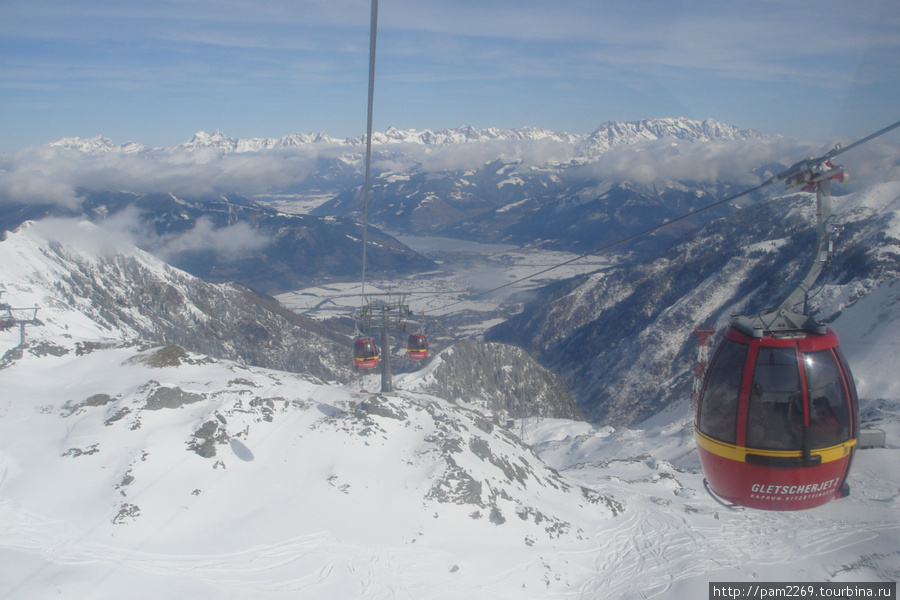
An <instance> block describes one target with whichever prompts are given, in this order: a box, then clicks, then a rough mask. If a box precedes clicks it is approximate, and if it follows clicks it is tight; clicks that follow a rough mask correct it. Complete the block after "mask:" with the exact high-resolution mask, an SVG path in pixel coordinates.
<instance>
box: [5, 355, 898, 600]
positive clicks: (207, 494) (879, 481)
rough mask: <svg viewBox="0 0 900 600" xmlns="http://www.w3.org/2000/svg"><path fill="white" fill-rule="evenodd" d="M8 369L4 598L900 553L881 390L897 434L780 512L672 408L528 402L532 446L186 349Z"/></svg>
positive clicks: (765, 572) (694, 570)
mask: <svg viewBox="0 0 900 600" xmlns="http://www.w3.org/2000/svg"><path fill="white" fill-rule="evenodd" d="M0 388H2V389H3V390H4V395H3V399H2V400H0V596H2V597H4V598H10V599H20V598H21V599H24V598H36V597H50V596H53V597H60V598H83V597H92V598H115V597H128V598H136V599H137V598H160V597H192V598H297V597H314V598H335V599H338V598H340V599H346V598H367V599H368V598H388V597H409V598H460V599H463V598H548V597H549V598H639V597H657V598H676V597H677V598H685V597H704V596H703V595H704V594H705V593H706V582H707V581H709V580H723V581H727V580H745V581H754V580H758V581H768V580H810V581H848V580H866V581H871V580H893V579H896V577H897V575H898V573H900V554H898V552H900V550H898V549H900V544H898V541H900V524H898V522H897V519H896V514H897V509H898V505H900V500H898V498H897V486H898V484H900V478H898V471H897V468H896V464H897V460H898V458H900V457H898V452H900V450H898V448H897V445H896V440H897V439H898V438H897V435H898V434H900V426H898V421H897V418H898V412H900V403H898V402H897V401H896V400H894V401H892V402H888V403H882V404H881V406H880V407H870V408H871V409H873V410H871V411H870V415H871V416H873V417H876V418H882V419H885V421H882V425H883V426H885V427H886V429H888V431H889V435H890V439H891V441H892V444H891V447H890V448H888V449H878V450H866V451H862V452H860V453H859V456H858V460H857V464H856V466H855V470H854V472H853V475H852V476H851V481H850V482H851V486H852V488H853V495H852V496H851V497H850V498H848V499H845V500H841V501H835V502H832V503H830V504H828V505H826V506H825V507H822V508H820V509H816V510H814V511H807V512H804V513H796V514H779V513H765V512H758V511H744V512H735V511H729V510H727V509H723V508H722V507H721V506H720V505H718V504H716V503H715V502H714V501H713V500H712V499H711V498H710V497H709V496H707V495H706V494H705V493H704V492H703V488H702V485H701V475H700V474H699V472H698V471H697V458H696V453H695V451H694V444H693V440H692V437H691V435H690V431H689V429H686V428H685V427H684V419H683V418H682V417H683V415H678V414H670V415H669V416H668V420H670V421H671V422H670V423H668V424H664V425H659V426H653V427H649V428H648V429H645V430H625V429H623V430H620V431H613V430H612V429H611V428H605V429H600V430H596V429H593V428H592V427H591V426H589V425H587V424H585V423H578V422H572V421H559V420H542V421H534V420H532V421H530V422H527V423H525V424H524V427H523V430H524V432H525V437H526V440H527V441H528V442H529V443H530V444H532V448H533V450H534V451H532V450H530V449H529V448H528V447H526V446H523V445H521V444H520V443H519V442H518V441H517V439H516V435H514V433H515V434H518V433H520V431H519V427H515V428H514V429H513V432H507V431H505V430H502V429H500V428H497V427H494V426H491V425H490V423H488V422H487V421H486V420H485V419H483V418H482V417H480V415H479V414H478V413H474V412H472V411H470V410H467V409H464V408H461V407H460V406H456V405H453V404H450V403H448V402H446V401H443V400H440V399H437V398H433V397H429V396H426V395H423V394H420V393H411V392H403V391H400V392H398V393H396V394H395V395H392V396H390V397H373V396H370V395H368V394H360V393H358V392H353V391H351V390H350V389H349V388H340V387H330V386H325V385H322V384H319V383H315V382H314V381H311V380H308V379H306V378H304V377H302V376H297V375H290V374H285V373H281V372H276V371H267V370H263V369H255V368H247V367H243V366H239V365H236V364H234V363H230V362H227V361H219V360H213V359H210V358H208V357H204V356H201V355H195V354H190V353H184V352H180V351H178V349H177V348H175V347H167V348H161V349H148V350H141V349H139V348H133V347H127V346H120V347H111V348H105V349H97V350H95V351H92V352H88V353H82V354H81V355H78V354H77V353H75V352H71V353H69V354H67V355H64V356H50V355H43V356H36V355H34V354H32V353H30V352H27V353H26V354H25V356H24V357H23V358H22V359H20V360H18V361H16V362H15V363H14V364H13V365H12V366H10V367H8V368H6V369H3V370H2V371H0ZM534 452H536V453H537V454H535V453H534ZM551 467H552V468H551ZM553 469H558V472H557V471H554V470H553Z"/></svg>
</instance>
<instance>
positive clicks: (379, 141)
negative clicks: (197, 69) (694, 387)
mask: <svg viewBox="0 0 900 600" xmlns="http://www.w3.org/2000/svg"><path fill="white" fill-rule="evenodd" d="M750 137H760V134H759V133H757V132H755V131H753V130H742V129H738V128H736V127H733V126H731V125H726V124H723V123H719V122H717V121H715V120H713V119H706V120H703V121H698V120H694V119H687V118H685V117H678V118H660V119H643V120H640V121H632V122H618V121H608V122H606V123H603V124H602V125H600V127H598V128H597V129H596V130H595V131H594V132H592V133H590V134H582V135H579V134H570V133H565V132H556V131H551V130H549V129H541V128H537V127H522V128H515V129H503V128H498V127H488V128H486V129H481V130H479V129H475V128H474V127H472V126H469V125H466V126H463V127H458V128H455V129H441V130H437V131H433V130H430V129H424V130H417V129H405V130H401V129H396V128H394V127H390V128H388V129H387V130H386V131H384V132H383V133H382V132H373V134H372V144H373V145H390V144H419V145H423V146H445V145H455V144H466V143H476V142H495V141H529V142H534V141H552V142H560V143H565V144H572V145H573V146H575V147H576V154H577V155H579V156H584V157H595V156H597V155H599V154H602V153H603V152H605V151H606V150H609V149H610V148H612V147H614V146H618V145H622V144H633V143H635V142H639V141H649V140H658V139H667V138H672V139H678V140H682V141H690V142H704V141H710V140H739V139H747V138H750ZM308 145H335V146H346V147H349V148H355V149H361V148H362V147H363V146H364V145H365V136H364V135H363V136H359V137H354V138H345V139H339V138H334V137H331V136H330V135H328V134H327V133H325V132H318V133H292V134H290V135H286V136H282V137H278V138H246V139H241V138H233V137H229V136H227V135H225V134H224V133H223V132H222V131H220V130H218V129H216V130H215V131H214V132H213V133H211V134H210V133H207V132H205V131H198V132H197V133H195V134H194V137H193V138H191V139H190V140H188V141H186V142H184V143H181V144H178V145H176V146H172V147H170V148H153V147H148V146H144V145H142V144H139V143H135V142H126V143H125V144H121V145H119V144H116V143H115V142H114V141H113V140H111V139H109V138H107V137H105V136H102V135H98V136H95V137H92V138H79V137H65V138H60V139H58V140H56V141H54V142H51V143H50V144H49V146H51V147H56V148H67V149H71V150H78V151H80V152H87V153H105V152H122V153H129V154H134V153H147V152H177V151H192V150H201V149H211V150H214V151H216V152H221V153H244V152H260V151H265V150H279V149H288V148H298V147H303V146H308Z"/></svg>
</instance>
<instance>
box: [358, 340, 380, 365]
mask: <svg viewBox="0 0 900 600" xmlns="http://www.w3.org/2000/svg"><path fill="white" fill-rule="evenodd" d="M353 366H355V367H356V368H357V369H374V368H375V367H377V366H378V348H377V347H376V346H375V340H374V339H373V338H370V337H360V338H357V339H356V343H355V344H354V347H353Z"/></svg>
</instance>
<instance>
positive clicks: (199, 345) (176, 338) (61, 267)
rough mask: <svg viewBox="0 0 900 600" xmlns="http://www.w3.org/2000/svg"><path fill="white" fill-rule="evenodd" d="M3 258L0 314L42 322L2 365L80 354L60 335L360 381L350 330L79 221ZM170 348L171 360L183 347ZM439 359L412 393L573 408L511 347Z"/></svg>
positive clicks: (18, 245) (13, 239) (521, 406)
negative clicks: (464, 371) (469, 366)
mask: <svg viewBox="0 0 900 600" xmlns="http://www.w3.org/2000/svg"><path fill="white" fill-rule="evenodd" d="M0 264H2V265H5V266H4V268H3V270H2V279H0V293H2V294H0V296H5V297H3V299H2V301H0V320H2V319H3V318H4V317H5V314H6V312H5V311H8V309H9V308H10V307H31V306H34V307H39V308H38V311H39V312H40V315H39V319H40V320H41V322H42V326H40V327H37V328H34V329H32V328H30V327H29V331H28V334H29V338H28V341H27V343H26V344H25V345H24V346H21V347H18V346H10V347H8V348H3V347H0V365H2V364H3V362H4V361H14V360H17V359H18V358H21V356H22V355H23V354H24V353H25V352H32V351H33V352H37V353H48V352H49V353H55V354H58V355H64V354H67V353H70V352H74V353H78V352H79V351H80V350H79V348H78V347H77V344H76V345H73V343H72V342H67V343H64V344H61V345H60V343H59V339H60V337H62V338H77V339H81V340H88V341H87V342H85V343H88V344H89V345H91V346H100V347H104V346H109V345H112V346H118V345H125V346H135V345H136V346H142V345H146V344H156V345H169V346H172V345H175V346H176V347H183V348H187V349H188V350H190V351H193V352H201V353H205V354H209V355H212V356H216V357H218V358H223V359H230V360H235V361H239V362H241V363H244V364H248V365H254V366H260V367H267V368H275V369H280V370H284V371H290V372H295V373H304V374H306V375H308V376H314V377H318V378H320V379H322V380H325V381H336V382H339V383H347V382H350V381H354V380H356V379H357V378H358V373H356V372H355V370H354V369H352V368H351V366H350V363H351V357H350V354H351V349H352V338H351V335H352V334H353V329H352V327H347V326H346V325H344V324H343V323H342V322H337V323H335V322H334V321H329V323H328V324H323V323H320V322H319V321H316V320H313V319H310V318H308V317H304V316H300V315H297V314H295V313H293V312H292V311H290V310H288V309H286V308H285V307H284V306H282V305H281V304H279V303H278V302H277V301H275V300H274V299H272V298H269V297H265V296H260V295H259V294H257V293H255V292H253V291H251V290H249V289H247V288H245V287H242V286H239V285H235V284H230V283H223V284H214V283H209V282H207V281H204V280H201V279H199V278H197V277H194V276H192V275H189V274H188V273H185V272H183V271H180V270H178V269H176V268H173V267H171V266H170V265H168V264H166V263H164V262H162V261H161V260H159V259H157V258H155V257H153V256H151V255H149V254H147V253H146V252H143V251H141V250H139V249H137V248H135V247H133V246H131V245H130V244H129V242H128V240H127V239H119V238H114V237H110V235H109V232H108V231H106V230H103V229H101V228H99V227H97V226H95V225H93V224H92V223H90V222H87V221H75V220H53V219H49V220H44V221H41V222H38V223H26V224H25V225H23V226H22V227H20V228H18V229H17V230H15V231H13V232H8V233H7V234H6V236H5V238H4V239H3V241H2V242H0ZM347 317H349V315H345V320H349V319H348V318H347ZM11 339H12V338H11ZM16 339H18V338H16ZM401 341H403V340H401ZM6 350H8V351H9V354H8V355H4V354H3V352H5V351H6ZM173 352H175V356H176V357H177V356H178V355H179V352H183V351H178V350H173ZM392 352H394V353H400V354H403V349H402V348H395V349H392ZM472 354H475V355H476V358H477V361H478V364H479V365H480V369H479V372H478V373H479V376H480V378H481V379H480V380H477V381H474V382H473V381H463V380H461V379H460V378H459V367H458V366H457V365H458V362H459V357H461V356H467V355H472ZM445 355H446V356H444V357H443V358H441V357H440V356H439V357H438V358H437V359H435V360H434V361H433V363H432V366H431V370H432V374H431V376H430V377H428V383H427V384H426V385H424V386H419V389H422V390H424V391H427V392H430V393H433V394H436V395H439V396H442V397H444V398H448V399H455V398H457V397H461V396H464V397H466V398H468V399H469V401H471V402H474V401H476V400H477V401H478V402H479V403H480V406H487V407H488V411H489V412H491V414H492V415H493V418H495V419H498V420H499V419H501V418H503V419H505V418H510V417H531V416H542V417H565V418H571V417H578V416H579V413H578V410H577V408H575V406H574V402H573V400H572V398H571V396H570V394H569V392H568V390H567V389H566V387H565V385H564V384H563V383H562V382H561V381H560V380H559V378H558V377H556V376H555V375H553V374H552V373H550V372H549V371H547V370H546V369H544V368H543V367H541V366H540V365H538V364H537V363H536V362H535V361H534V360H533V359H532V358H530V357H529V356H528V355H527V354H526V353H525V352H524V351H523V350H522V349H520V348H517V347H514V346H508V345H505V344H492V345H491V348H490V350H487V349H485V348H481V347H479V345H477V344H472V343H469V344H463V345H462V346H461V347H460V348H459V349H457V348H449V349H447V350H445ZM440 365H443V366H440ZM511 366H514V367H515V369H516V372H515V373H512V374H510V372H509V370H510V368H511ZM451 382H453V383H452V384H451Z"/></svg>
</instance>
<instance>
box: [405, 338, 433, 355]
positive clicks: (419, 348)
mask: <svg viewBox="0 0 900 600" xmlns="http://www.w3.org/2000/svg"><path fill="white" fill-rule="evenodd" d="M406 355H407V356H408V357H409V358H413V359H416V360H422V359H425V358H428V340H427V339H425V334H423V333H414V334H412V335H410V336H409V341H408V342H407V344H406Z"/></svg>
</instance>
